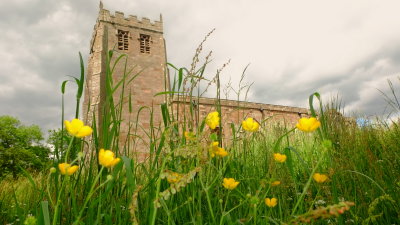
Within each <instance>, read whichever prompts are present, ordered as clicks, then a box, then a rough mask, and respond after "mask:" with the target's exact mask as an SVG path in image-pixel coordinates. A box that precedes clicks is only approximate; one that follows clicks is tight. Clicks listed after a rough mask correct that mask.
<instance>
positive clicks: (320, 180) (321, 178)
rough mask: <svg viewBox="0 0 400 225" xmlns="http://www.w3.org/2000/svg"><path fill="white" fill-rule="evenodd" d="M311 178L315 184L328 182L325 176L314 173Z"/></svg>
mask: <svg viewBox="0 0 400 225" xmlns="http://www.w3.org/2000/svg"><path fill="white" fill-rule="evenodd" d="M313 178H314V180H315V181H316V182H317V183H324V182H325V181H327V180H328V176H327V175H325V174H320V173H314V175H313Z"/></svg>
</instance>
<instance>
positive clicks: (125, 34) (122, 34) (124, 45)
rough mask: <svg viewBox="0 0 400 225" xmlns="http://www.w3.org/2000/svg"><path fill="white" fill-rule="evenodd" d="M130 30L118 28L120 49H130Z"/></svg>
mask: <svg viewBox="0 0 400 225" xmlns="http://www.w3.org/2000/svg"><path fill="white" fill-rule="evenodd" d="M128 38H129V31H124V30H118V49H119V50H128V47H129V42H128Z"/></svg>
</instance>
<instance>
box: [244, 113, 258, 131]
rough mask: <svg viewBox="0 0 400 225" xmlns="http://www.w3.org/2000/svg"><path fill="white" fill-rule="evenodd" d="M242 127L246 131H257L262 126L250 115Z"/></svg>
mask: <svg viewBox="0 0 400 225" xmlns="http://www.w3.org/2000/svg"><path fill="white" fill-rule="evenodd" d="M242 127H243V129H244V130H246V131H250V132H255V131H258V128H260V124H258V122H257V121H255V120H254V119H253V118H251V117H249V118H247V119H246V120H243V121H242Z"/></svg>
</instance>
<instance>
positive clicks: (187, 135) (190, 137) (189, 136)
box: [184, 131, 196, 141]
mask: <svg viewBox="0 0 400 225" xmlns="http://www.w3.org/2000/svg"><path fill="white" fill-rule="evenodd" d="M184 135H185V138H186V140H188V141H193V140H196V135H195V134H194V133H193V132H191V131H185V132H184Z"/></svg>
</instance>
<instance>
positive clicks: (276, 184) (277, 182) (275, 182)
mask: <svg viewBox="0 0 400 225" xmlns="http://www.w3.org/2000/svg"><path fill="white" fill-rule="evenodd" d="M280 184H281V182H280V181H279V180H276V181H274V182H272V183H271V186H272V187H275V186H278V185H280Z"/></svg>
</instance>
